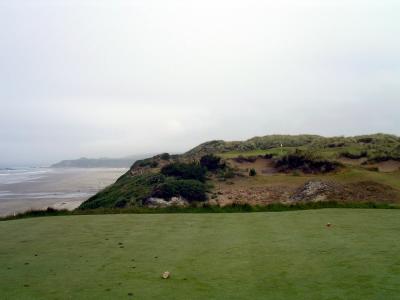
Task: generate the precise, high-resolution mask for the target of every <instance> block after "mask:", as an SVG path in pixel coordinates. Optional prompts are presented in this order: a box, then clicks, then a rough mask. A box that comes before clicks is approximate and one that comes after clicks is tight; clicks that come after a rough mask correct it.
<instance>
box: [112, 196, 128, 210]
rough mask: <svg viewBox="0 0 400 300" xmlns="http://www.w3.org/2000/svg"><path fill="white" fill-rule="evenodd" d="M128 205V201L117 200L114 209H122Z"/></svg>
mask: <svg viewBox="0 0 400 300" xmlns="http://www.w3.org/2000/svg"><path fill="white" fill-rule="evenodd" d="M127 204H128V201H127V200H126V199H123V198H122V199H119V200H118V201H117V202H115V204H114V207H116V208H124V207H125V206H126V205H127Z"/></svg>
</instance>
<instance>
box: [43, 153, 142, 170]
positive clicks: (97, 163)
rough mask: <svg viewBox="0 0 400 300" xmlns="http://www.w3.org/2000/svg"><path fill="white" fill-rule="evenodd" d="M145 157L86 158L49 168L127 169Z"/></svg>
mask: <svg viewBox="0 0 400 300" xmlns="http://www.w3.org/2000/svg"><path fill="white" fill-rule="evenodd" d="M145 157H146V156H145V155H132V156H129V157H124V158H106V157H104V158H86V157H82V158H79V159H71V160H63V161H60V162H58V163H55V164H53V165H51V166H50V167H51V168H129V167H130V166H132V164H133V163H134V162H135V161H136V160H138V159H143V158H145Z"/></svg>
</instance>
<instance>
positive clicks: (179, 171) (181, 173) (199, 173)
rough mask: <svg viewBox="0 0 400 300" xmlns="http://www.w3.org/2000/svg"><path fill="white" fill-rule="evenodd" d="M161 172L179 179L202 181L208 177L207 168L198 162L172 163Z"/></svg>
mask: <svg viewBox="0 0 400 300" xmlns="http://www.w3.org/2000/svg"><path fill="white" fill-rule="evenodd" d="M161 173H162V174H164V175H165V176H174V177H176V178H179V179H195V180H199V181H202V182H204V181H205V179H206V169H205V168H203V167H202V166H201V165H199V164H197V163H190V164H187V163H181V162H176V163H172V164H169V165H166V166H165V167H163V168H162V169H161Z"/></svg>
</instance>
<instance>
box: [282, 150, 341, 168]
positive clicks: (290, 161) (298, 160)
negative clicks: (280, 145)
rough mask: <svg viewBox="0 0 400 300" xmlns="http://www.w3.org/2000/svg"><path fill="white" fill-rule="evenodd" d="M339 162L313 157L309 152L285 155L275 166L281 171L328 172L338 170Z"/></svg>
mask: <svg viewBox="0 0 400 300" xmlns="http://www.w3.org/2000/svg"><path fill="white" fill-rule="evenodd" d="M338 166H339V164H338V163H337V162H333V161H329V160H325V159H320V158H316V157H313V156H312V155H311V154H309V153H302V152H301V151H296V153H293V154H288V155H285V156H283V157H281V158H279V159H277V160H276V161H275V167H276V168H277V169H278V170H279V171H281V172H289V171H293V170H301V171H303V172H304V173H326V172H331V171H334V170H336V168H337V167H338Z"/></svg>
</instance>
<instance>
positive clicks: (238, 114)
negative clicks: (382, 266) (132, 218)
mask: <svg viewBox="0 0 400 300" xmlns="http://www.w3.org/2000/svg"><path fill="white" fill-rule="evenodd" d="M0 114H1V116H0V165H7V164H8V165H10V164H16V163H19V164H23V163H28V162H29V163H50V162H54V161H57V160H60V159H67V158H76V157H81V156H89V157H101V156H114V157H118V156H125V155H130V154H140V153H154V152H161V151H169V152H181V151H185V150H188V149H189V148H191V147H193V146H196V145H197V144H199V143H201V142H204V141H206V140H210V139H226V140H238V139H245V138H250V137H252V136H256V135H266V134H273V133H285V134H286V133H290V134H298V133H313V134H321V135H355V134H363V133H374V132H387V133H394V134H400V1H398V0H393V1H391V0H375V1H373V0H335V1H321V0H279V1H276V0H259V1H255V0H243V1H238V0H201V1H199V0H196V1H194V0H168V1H165V0H142V1H135V0H129V1H122V0H112V1H110V0H106V1H101V0H96V1H86V0H48V1H47V0H41V1H37V0H0Z"/></svg>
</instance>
